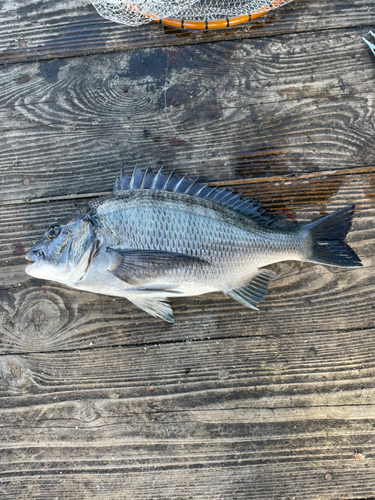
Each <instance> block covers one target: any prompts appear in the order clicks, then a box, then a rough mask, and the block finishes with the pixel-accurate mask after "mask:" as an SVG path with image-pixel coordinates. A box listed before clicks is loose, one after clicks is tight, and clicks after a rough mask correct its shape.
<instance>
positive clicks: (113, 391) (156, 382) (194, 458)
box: [0, 330, 375, 499]
mask: <svg viewBox="0 0 375 500" xmlns="http://www.w3.org/2000/svg"><path fill="white" fill-rule="evenodd" d="M373 338H374V330H365V331H363V330H361V331H351V332H350V333H347V334H345V333H344V334H343V333H342V332H340V334H338V335H335V334H329V335H327V334H326V333H322V334H320V335H315V336H314V342H313V343H311V339H309V340H308V341H307V342H306V340H307V339H306V338H304V336H303V335H301V334H300V333H298V332H296V333H292V334H288V335H277V336H274V337H263V338H259V337H250V338H247V339H241V343H239V342H238V340H237V339H220V340H219V341H215V340H212V339H211V340H206V341H205V342H177V343H172V344H157V345H151V346H150V345H148V346H147V347H144V346H143V347H142V346H137V347H133V348H130V347H125V348H121V347H117V348H102V349H97V348H89V349H83V350H79V351H74V352H66V353H64V352H60V353H44V354H36V353H35V354H27V355H13V356H9V355H8V356H5V357H2V360H1V361H2V365H1V370H2V374H3V377H2V384H3V389H2V391H1V393H0V394H1V401H2V408H3V409H2V410H1V424H0V426H1V429H2V431H3V433H4V436H5V437H6V445H5V446H4V449H3V452H4V454H5V455H4V456H5V457H6V462H5V463H1V464H0V478H1V481H2V492H3V493H4V494H7V495H13V494H19V492H21V491H22V492H23V491H27V492H28V495H29V496H30V497H31V498H47V496H46V495H47V489H48V488H49V493H50V494H51V491H52V492H54V494H56V495H59V492H61V489H62V488H64V491H66V490H67V491H70V489H69V488H71V487H72V485H73V484H75V485H76V487H77V489H78V490H77V491H78V493H77V492H75V493H74V494H73V493H72V495H73V497H74V495H75V496H76V497H77V495H79V498H92V494H93V491H95V490H93V489H91V486H90V487H87V484H88V483H89V484H90V485H92V483H91V481H94V478H95V481H94V484H95V487H97V486H99V488H98V490H97V491H99V493H100V491H102V492H103V498H108V497H109V495H110V496H111V497H113V496H114V497H115V498H116V496H115V495H117V494H119V496H118V498H131V496H134V497H136V498H140V497H141V495H142V494H143V495H144V498H155V496H156V498H163V499H165V498H190V497H191V496H192V497H193V498H205V499H206V498H207V499H208V498H223V497H224V498H225V497H228V498H232V497H233V496H234V495H236V496H235V498H240V499H245V498H246V499H248V498H250V499H259V498H270V495H271V498H279V497H282V498H293V497H292V496H291V495H292V490H291V488H292V484H293V483H296V486H295V488H297V489H298V498H302V499H305V498H306V499H309V498H312V497H313V496H315V497H316V495H319V498H323V499H328V498H332V497H334V496H337V497H340V498H350V497H349V496H348V494H351V495H352V498H355V497H356V493H357V492H358V491H361V492H363V491H365V492H368V493H369V494H370V493H371V491H373V487H374V481H373V477H372V474H371V473H370V474H369V472H370V471H371V470H372V456H373V454H374V446H375V443H374V437H373V425H374V423H375V420H374V418H375V413H374V405H373V397H374V387H373V383H372V380H373V376H374V363H373V361H372V356H369V354H371V353H372V352H373V350H374V342H373ZM24 421H30V422H32V425H31V427H30V428H26V429H25V428H24V427H23V426H22V422H24ZM269 474H271V477H272V481H271V483H270V479H268V480H267V477H269ZM60 475H62V477H61V476H60ZM358 477H360V478H363V481H365V484H366V486H365V487H361V488H360V487H359V485H358V483H357V481H356V480H355V478H357V479H358ZM26 478H27V480H28V484H29V485H33V489H32V491H31V490H28V488H27V485H26ZM62 478H64V479H62ZM90 478H91V480H90ZM171 478H172V479H173V478H174V479H173V481H174V483H175V484H178V485H180V486H179V488H180V491H179V493H178V495H180V496H176V489H175V487H174V488H172V487H171V488H170V489H169V488H168V487H166V486H165V485H166V484H169V483H170V482H171ZM302 478H305V481H304V480H303V479H302ZM148 481H150V483H148ZM242 483H244V484H242ZM240 484H241V486H240ZM120 485H122V487H123V488H125V489H124V490H123V491H122V492H119V488H120ZM344 485H346V487H347V492H346V495H347V496H343V495H344V490H343V486H344ZM159 490H161V491H160V492H159ZM16 492H18V493H16ZM109 492H111V493H110V494H109ZM294 494H296V493H295V492H294ZM77 498H78V497H77Z"/></svg>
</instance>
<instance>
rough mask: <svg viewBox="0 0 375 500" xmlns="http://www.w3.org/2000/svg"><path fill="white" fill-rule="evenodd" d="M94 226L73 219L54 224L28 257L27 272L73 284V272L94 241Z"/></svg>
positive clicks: (37, 276)
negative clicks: (29, 262)
mask: <svg viewBox="0 0 375 500" xmlns="http://www.w3.org/2000/svg"><path fill="white" fill-rule="evenodd" d="M91 226H92V224H91V223H90V221H89V220H87V219H85V218H84V217H72V218H70V219H67V220H65V221H62V222H61V223H59V224H53V225H52V226H50V227H49V228H48V229H47V231H46V232H45V233H44V235H43V237H42V238H41V239H40V240H39V241H38V242H37V243H35V245H34V246H33V247H32V248H31V249H30V250H29V251H28V252H27V254H26V255H25V257H26V259H27V260H29V261H31V262H32V263H31V264H29V265H27V266H26V269H25V272H26V273H27V274H29V275H30V276H33V277H34V278H40V279H46V280H52V281H58V282H60V283H66V284H73V283H72V282H74V281H75V279H74V278H73V276H74V272H75V270H76V268H77V266H78V265H79V263H80V261H81V260H82V259H83V256H84V255H85V253H87V249H88V247H89V246H90V245H91V243H92V240H93V235H92V227H91Z"/></svg>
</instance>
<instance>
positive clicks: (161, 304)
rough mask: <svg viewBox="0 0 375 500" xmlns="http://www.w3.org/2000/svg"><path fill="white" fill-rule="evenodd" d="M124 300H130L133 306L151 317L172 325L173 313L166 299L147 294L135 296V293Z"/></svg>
mask: <svg viewBox="0 0 375 500" xmlns="http://www.w3.org/2000/svg"><path fill="white" fill-rule="evenodd" d="M126 298H127V299H128V300H130V302H133V304H134V305H135V306H137V307H139V308H140V309H143V310H144V311H146V312H147V313H148V314H151V316H154V317H155V318H161V319H163V320H164V321H167V322H168V323H174V319H173V311H172V308H171V306H170V305H169V304H168V299H167V298H165V297H152V296H150V295H147V294H142V295H137V294H135V293H134V294H131V295H129V296H128V295H127V296H126Z"/></svg>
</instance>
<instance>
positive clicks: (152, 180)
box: [113, 165, 273, 226]
mask: <svg viewBox="0 0 375 500" xmlns="http://www.w3.org/2000/svg"><path fill="white" fill-rule="evenodd" d="M173 173H174V171H173V172H172V173H171V174H169V175H165V174H163V173H162V169H160V170H159V171H158V172H157V173H156V174H155V173H154V172H153V171H152V170H151V168H150V167H149V168H147V169H146V171H145V172H142V171H141V170H140V169H139V168H138V165H136V166H135V167H134V170H133V174H132V176H131V177H130V176H129V175H124V174H123V171H122V168H121V171H120V175H119V177H117V178H116V182H115V185H114V188H113V192H114V193H115V192H117V191H123V190H126V189H155V190H157V191H172V192H175V193H182V194H187V195H189V196H195V197H196V198H204V199H206V200H212V201H216V202H217V203H221V204H222V205H225V206H226V207H229V208H233V209H234V210H237V211H238V212H241V213H243V214H245V215H248V216H250V217H251V218H252V219H254V220H255V221H256V222H258V223H259V224H262V225H263V226H268V225H269V224H271V223H272V222H273V217H272V216H270V215H266V214H264V212H265V210H264V209H263V208H262V207H261V205H260V204H259V203H258V202H257V201H255V200H247V199H243V198H241V194H235V193H232V192H231V191H229V190H228V189H226V188H222V189H219V188H217V187H214V188H212V187H209V186H208V185H207V184H198V182H197V180H195V181H189V180H187V179H186V178H185V177H182V178H179V177H175V176H174V175H173Z"/></svg>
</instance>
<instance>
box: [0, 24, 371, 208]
mask: <svg viewBox="0 0 375 500" xmlns="http://www.w3.org/2000/svg"><path fill="white" fill-rule="evenodd" d="M301 43H302V44H303V45H304V46H305V47H306V52H304V51H303V52H302V53H300V52H299V51H297V46H300V45H299V44H301ZM293 44H297V46H294V49H293V50H290V49H288V48H287V49H284V47H291V46H292V45H293ZM361 50H362V55H363V58H358V59H357V62H356V63H355V64H353V57H354V54H356V53H358V52H360V51H361ZM278 51H279V54H278V56H277V57H276V58H274V57H273V54H274V53H275V52H278ZM322 51H323V52H324V54H325V58H324V63H322V62H321V59H322ZM171 56H173V57H172V60H173V61H174V63H173V64H172V63H171V62H170V60H171ZM244 56H245V57H244ZM173 58H175V59H173ZM371 58H372V55H371V54H369V53H368V50H367V48H366V47H365V46H364V45H363V44H362V41H361V40H360V37H359V33H358V30H350V31H346V32H340V33H339V34H337V35H332V37H331V39H329V40H328V39H327V38H326V36H325V34H319V35H317V34H304V35H303V36H302V35H301V36H300V38H299V39H298V40H297V39H296V37H295V36H286V35H285V36H284V37H280V38H278V39H268V40H262V41H260V40H258V41H256V42H253V41H249V40H244V41H241V42H223V43H216V44H208V45H200V46H195V47H185V48H183V49H178V50H176V54H174V53H173V51H172V53H163V51H162V50H160V49H152V50H147V51H136V52H134V53H132V54H130V53H125V54H111V55H106V56H92V57H86V58H75V59H70V60H65V61H63V60H58V61H53V62H42V63H35V64H29V65H27V70H26V69H25V67H24V66H23V65H15V66H12V67H9V68H8V67H7V68H4V69H3V70H2V72H1V77H0V84H1V85H0V88H1V91H0V105H1V107H2V111H1V114H2V120H1V122H2V125H1V130H2V134H1V138H0V141H1V144H2V147H1V149H0V175H1V177H0V178H1V183H0V190H1V196H2V199H3V200H14V199H22V198H29V197H31V198H35V197H36V198H39V197H43V196H58V195H70V194H77V193H90V192H98V191H103V190H109V189H111V186H112V185H113V182H114V178H115V176H116V175H117V173H118V170H119V166H120V165H121V164H122V165H124V168H125V171H126V172H130V171H131V170H132V168H133V166H134V164H135V163H138V164H139V165H140V166H141V167H144V168H145V167H146V166H147V165H148V164H150V163H151V164H152V165H153V166H155V167H157V168H158V167H160V166H161V165H164V166H166V167H169V168H170V169H171V168H177V172H178V173H179V174H181V175H182V174H185V173H188V174H189V175H191V177H198V176H200V177H201V178H202V179H203V180H206V181H218V180H229V179H236V178H248V177H252V176H255V177H259V176H261V175H285V174H290V173H302V172H303V173H305V172H306V171H316V170H328V169H331V170H336V169H346V168H359V167H364V166H367V167H372V166H375V159H374V150H375V139H374V134H373V126H374V121H373V116H374V113H373V102H372V99H371V94H369V93H368V88H370V86H372V83H373V79H374V76H375V64H374V61H373V59H371ZM155 61H156V62H155ZM191 61H194V63H193V66H192V63H191ZM92 68H95V70H93V69H92ZM223 68H225V69H223ZM359 71H360V72H361V78H358V72H359ZM301 88H302V93H300V92H301Z"/></svg>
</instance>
